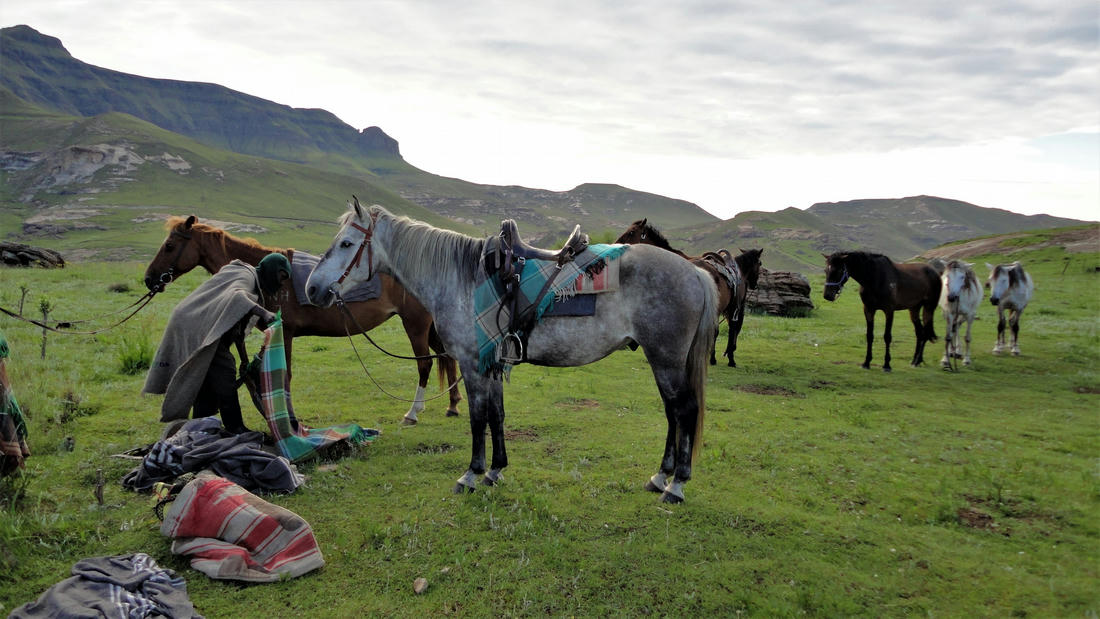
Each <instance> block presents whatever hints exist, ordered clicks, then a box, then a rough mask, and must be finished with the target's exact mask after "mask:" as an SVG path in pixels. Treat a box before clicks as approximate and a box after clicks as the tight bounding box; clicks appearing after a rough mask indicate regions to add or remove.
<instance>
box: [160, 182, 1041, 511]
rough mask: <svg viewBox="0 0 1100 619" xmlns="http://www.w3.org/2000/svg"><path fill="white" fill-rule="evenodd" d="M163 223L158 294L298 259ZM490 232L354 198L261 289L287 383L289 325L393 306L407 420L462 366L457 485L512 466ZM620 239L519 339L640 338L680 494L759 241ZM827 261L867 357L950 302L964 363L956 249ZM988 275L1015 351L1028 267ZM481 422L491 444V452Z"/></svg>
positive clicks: (598, 350)
mask: <svg viewBox="0 0 1100 619" xmlns="http://www.w3.org/2000/svg"><path fill="white" fill-rule="evenodd" d="M167 227H168V231H169V232H168V236H167V238H166V239H165V241H164V242H163V244H162V245H161V247H160V249H159V250H158V251H157V253H156V255H155V256H154V257H153V260H152V261H151V262H150V264H149V266H148V267H147V269H146V272H145V284H146V286H147V287H148V288H149V289H150V290H152V291H160V290H163V289H164V287H165V286H166V285H167V284H168V283H170V282H172V281H174V280H175V279H176V278H178V277H179V276H181V275H183V274H185V273H187V272H188V271H190V270H192V269H194V268H196V267H202V268H204V269H205V270H206V271H207V272H209V273H214V272H216V271H218V270H219V269H220V268H221V267H223V266H225V265H226V264H228V263H229V262H230V261H232V260H234V259H239V260H242V261H244V262H247V263H250V264H253V265H255V264H257V263H258V262H259V261H260V260H261V259H262V258H263V257H264V256H266V255H267V254H269V253H271V252H282V253H284V254H287V255H288V257H290V258H291V259H292V260H293V257H294V252H293V250H289V249H282V248H276V247H267V246H263V245H261V244H259V243H257V242H256V241H254V240H252V239H240V238H237V237H234V236H233V235H231V234H229V233H228V232H226V231H224V230H222V229H219V228H216V227H213V226H209V225H206V224H202V223H199V222H198V221H197V220H196V218H195V217H194V216H191V217H188V218H180V217H176V218H171V219H170V220H169V221H168V223H167ZM489 240H490V239H476V238H472V237H469V236H466V235H463V234H460V233H457V232H452V231H449V230H443V229H439V228H435V227H433V226H430V225H428V224H425V223H422V222H418V221H414V220H411V219H409V218H406V217H398V216H394V215H393V214H391V213H389V212H388V211H387V210H386V209H384V208H383V207H381V206H377V205H376V206H371V207H367V208H365V207H362V206H361V205H360V204H359V202H358V200H357V199H356V200H355V201H354V202H353V203H351V204H349V210H348V212H347V213H345V215H344V217H343V218H342V219H341V220H340V229H339V232H338V233H337V234H336V237H335V239H334V241H333V243H332V245H331V246H330V247H329V248H328V250H327V251H325V253H324V254H323V255H322V256H321V257H320V259H319V261H317V262H316V264H315V266H314V267H313V269H312V271H311V272H309V274H308V276H303V277H302V278H301V279H305V280H306V281H304V282H299V286H294V287H292V288H289V289H288V290H285V291H281V292H280V294H279V295H278V296H277V298H275V299H265V305H267V306H268V309H271V310H273V311H274V310H281V314H282V319H283V330H284V336H285V344H284V345H285V350H286V357H287V358H286V367H287V376H288V380H289V377H290V371H291V352H292V340H293V338H294V337H297V336H300V335H318V336H332V337H339V336H345V335H347V336H350V335H353V334H357V333H360V332H365V331H368V330H370V329H372V328H374V327H376V326H378V325H379V324H381V323H382V322H384V321H385V320H387V319H388V318H389V317H391V316H393V315H395V314H396V315H398V316H399V317H400V318H401V322H402V325H403V327H404V328H405V332H406V334H407V336H408V338H409V342H410V344H411V346H412V350H413V353H414V355H415V359H416V362H417V367H418V370H419V376H418V378H419V382H418V385H417V390H416V396H415V398H414V399H413V404H412V406H411V407H410V409H409V411H408V412H407V413H406V414H405V417H404V419H403V423H405V424H415V423H416V421H417V414H418V413H419V412H420V411H421V410H423V408H424V401H425V389H426V386H427V380H428V375H429V373H430V371H431V367H432V359H433V358H438V359H439V360H440V372H439V381H440V385H441V387H442V388H446V389H447V390H448V391H449V395H450V404H449V407H448V410H447V414H448V415H449V416H451V415H457V414H458V412H457V405H458V402H459V401H460V400H461V395H460V393H459V391H458V387H457V382H458V381H457V372H458V370H460V371H461V374H462V380H463V381H464V382H465V386H466V395H467V399H468V408H469V413H470V428H471V435H472V455H471V459H470V464H469V466H468V468H467V470H466V472H465V473H464V474H463V475H462V476H461V477H460V478H459V479H458V481H457V483H456V485H455V488H454V490H455V492H466V491H473V490H474V489H475V488H476V486H477V483H478V480H479V479H480V481H481V483H483V484H485V485H490V486H491V485H495V484H496V483H498V482H499V481H500V479H501V471H502V469H503V468H504V467H505V466H507V464H508V459H507V455H506V450H505V441H504V407H503V392H502V389H503V386H502V382H501V381H500V380H499V378H496V377H493V376H487V375H483V374H482V373H480V372H479V371H478V368H479V366H478V342H477V341H476V338H475V334H474V329H473V328H472V325H473V324H474V322H475V308H474V291H475V287H476V285H477V283H476V282H477V281H478V279H479V275H480V271H481V270H482V269H484V266H485V252H486V251H488V250H489V248H490V247H492V245H491V244H490V243H489V242H488V241H489ZM616 243H626V244H631V245H634V247H632V248H631V250H630V251H627V252H624V253H622V254H621V257H619V258H617V260H618V265H617V266H618V276H619V282H618V288H617V289H614V290H610V291H608V292H604V293H601V294H600V295H599V297H600V300H599V303H597V304H596V305H595V308H594V314H593V315H590V316H584V317H570V318H546V319H543V320H542V321H541V322H540V323H539V324H538V327H537V328H534V329H532V330H531V332H530V333H529V334H528V336H527V338H528V339H527V342H526V349H525V350H524V359H523V360H524V361H525V362H527V363H531V364H535V365H544V366H554V367H567V366H578V365H585V364H588V363H592V362H594V361H597V360H599V359H602V358H603V357H606V356H607V355H609V354H611V353H612V352H614V351H616V350H621V349H623V348H630V349H636V348H641V349H642V351H643V353H644V354H645V356H646V360H647V361H648V363H649V365H650V368H651V370H652V372H653V377H654V379H655V381H656V384H657V389H658V392H659V394H660V397H661V399H662V401H663V403H664V408H665V417H666V421H667V433H666V439H665V449H664V452H663V455H662V457H661V461H660V466H659V467H658V471H657V473H655V474H654V475H653V476H652V477H650V479H649V480H648V481H647V482H646V483H645V488H646V489H647V490H649V491H652V492H658V493H660V494H661V500H662V501H663V502H669V503H679V502H681V501H683V498H684V494H683V490H684V483H686V482H687V481H688V480H689V479H690V478H691V470H692V463H693V461H694V456H695V455H696V453H697V450H696V446H697V445H700V444H701V439H702V430H703V417H704V413H705V410H706V405H705V389H704V383H705V378H706V366H707V365H708V364H714V363H716V360H715V358H714V350H715V348H716V341H715V340H716V337H717V334H718V329H717V327H718V319H719V317H720V316H721V317H724V318H725V319H726V320H727V321H728V323H729V341H728V343H727V346H726V351H725V353H724V356H725V357H727V359H728V362H729V365H730V366H735V365H736V364H735V362H734V351H735V350H736V348H737V338H738V334H739V333H740V331H741V325H742V324H743V321H744V314H745V296H746V294H747V290H748V289H750V288H755V287H756V284H757V279H758V277H759V275H760V269H761V254H762V250H760V249H753V250H748V251H742V252H741V253H740V255H738V256H732V255H731V254H730V253H729V252H727V251H725V250H721V251H718V252H708V253H706V254H704V255H702V256H696V257H692V256H687V255H685V254H684V253H683V252H680V251H677V250H675V249H673V248H671V247H670V246H669V244H668V241H667V240H666V239H665V238H664V236H662V235H661V234H660V232H658V231H657V230H656V229H654V228H653V227H652V226H650V225H649V224H648V222H647V220H645V219H643V220H639V221H637V222H635V223H634V224H633V225H631V226H630V228H629V229H628V230H627V231H626V232H624V233H623V235H622V236H620V237H619V239H618V240H617V241H616ZM364 252H365V256H366V260H365V262H366V264H365V265H364V264H362V263H363V262H364V260H363V257H364ZM299 254H300V255H302V256H303V257H306V256H308V255H306V254H301V253H300V252H299ZM309 258H310V259H313V258H315V257H312V256H309ZM825 258H826V267H825V276H826V284H825V291H824V294H825V298H826V299H827V300H830V301H832V300H834V299H835V298H836V297H837V295H839V294H840V292H841V290H842V289H843V287H844V284H845V283H846V282H847V280H848V279H849V278H851V279H854V280H856V281H857V282H859V283H860V284H861V289H860V297H861V298H862V300H863V304H864V316H865V318H866V323H867V355H866V358H865V359H864V363H863V367H865V368H867V367H869V365H870V360H871V344H872V340H873V325H874V314H875V312H876V311H882V312H883V313H884V314H885V316H886V326H885V334H884V341H885V344H886V353H885V362H884V365H883V369H884V370H887V371H889V370H890V349H889V346H890V339H891V336H890V331H891V326H892V323H893V313H894V311H896V310H902V309H908V310H909V311H910V315H911V317H912V320H913V325H914V328H915V329H916V333H917V349H916V351H915V352H914V355H913V359H912V363H913V364H914V365H918V364H920V363H921V362H922V360H923V351H924V345H925V343H926V342H928V341H935V338H936V336H935V333H934V330H933V327H932V314H933V310H934V308H935V306H936V305H937V304H940V305H941V306H942V307H943V311H944V316H945V318H946V319H947V325H948V327H947V347H946V351H945V355H944V359H943V363H944V365H945V366H946V365H948V364H949V363H950V361H951V360H952V359H954V358H956V357H958V356H959V350H958V348H959V347H958V331H959V327H960V326H961V325H962V324H963V323H964V322H965V323H966V325H967V331H966V337H965V339H966V343H967V346H966V352H965V357H964V363H966V364H969V363H970V352H969V344H970V324H971V322H972V321H973V319H974V312H975V310H976V308H977V305H978V303H979V302H980V301H981V297H982V290H981V287H980V286H978V284H977V280H976V278H975V276H974V273H973V270H972V269H971V268H970V265H968V264H965V263H963V262H960V261H951V262H949V263H947V264H945V265H940V267H941V268H939V269H936V268H933V267H932V266H929V265H924V264H896V263H893V262H891V261H890V260H889V259H887V258H886V257H885V256H881V255H878V254H869V253H865V252H838V253H835V254H832V255H830V256H826V257H825ZM558 266H559V268H560V263H559V265H558ZM376 276H377V277H378V278H379V279H380V283H381V287H380V294H379V296H378V297H377V298H375V299H372V300H367V301H357V302H352V301H347V302H345V301H344V300H343V295H346V294H347V293H348V291H349V290H352V289H353V288H355V286H356V285H358V284H361V283H363V282H365V281H367V280H369V279H371V278H373V277H376ZM295 277H298V275H297V274H296V275H295ZM302 283H304V286H301V284H302ZM287 286H291V284H290V283H288V284H287ZM986 286H987V287H988V288H990V290H991V298H990V300H991V301H992V302H993V304H994V305H996V306H997V307H998V316H999V323H998V344H997V347H996V348H995V349H994V352H1000V351H1001V350H1003V349H1004V331H1005V318H1004V312H1008V313H1009V322H1010V323H1011V329H1012V344H1011V350H1012V352H1013V354H1019V347H1018V345H1017V334H1018V331H1019V316H1020V312H1022V311H1023V309H1024V307H1025V306H1026V305H1027V301H1028V298H1029V297H1030V294H1031V291H1032V288H1033V286H1032V283H1031V278H1030V276H1028V275H1027V274H1026V273H1025V272H1024V271H1023V268H1022V267H1021V266H1020V265H1019V264H1018V263H1015V264H1011V265H1000V266H997V267H993V273H992V274H991V275H990V278H989V281H988V282H987V284H986ZM299 290H300V292H296V291H299ZM941 290H943V291H944V293H943V294H942V295H941ZM941 296H942V299H941ZM303 297H304V298H303ZM349 318H350V321H349V320H348V319H349ZM432 351H434V354H433V353H432ZM448 385H449V387H448ZM486 430H488V434H489V437H490V440H491V444H492V459H491V462H489V463H488V464H487V463H486V460H485V455H486V454H485V447H486V445H485V443H486V441H485V439H486Z"/></svg>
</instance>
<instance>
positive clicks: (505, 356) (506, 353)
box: [499, 333, 523, 365]
mask: <svg viewBox="0 0 1100 619" xmlns="http://www.w3.org/2000/svg"><path fill="white" fill-rule="evenodd" d="M499 349H500V360H501V361H503V362H504V363H507V364H508V365H517V364H520V363H523V340H521V339H519V336H518V335H516V334H515V333H506V334H505V335H504V340H503V341H502V342H501V343H500V346H499Z"/></svg>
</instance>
